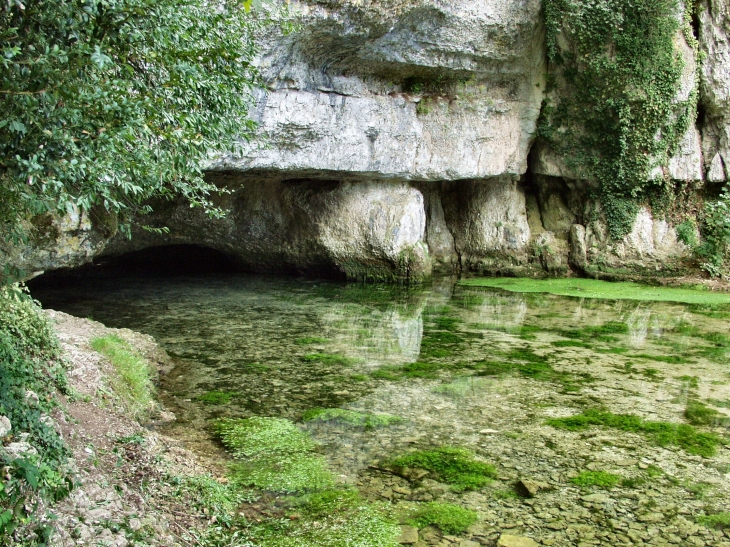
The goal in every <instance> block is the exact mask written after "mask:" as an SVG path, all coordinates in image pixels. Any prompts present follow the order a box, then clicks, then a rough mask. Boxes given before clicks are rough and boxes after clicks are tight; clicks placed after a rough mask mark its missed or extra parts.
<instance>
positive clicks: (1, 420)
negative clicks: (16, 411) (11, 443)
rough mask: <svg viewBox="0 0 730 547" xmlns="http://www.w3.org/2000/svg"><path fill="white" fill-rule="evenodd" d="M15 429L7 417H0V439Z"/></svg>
mask: <svg viewBox="0 0 730 547" xmlns="http://www.w3.org/2000/svg"><path fill="white" fill-rule="evenodd" d="M12 429H13V426H12V424H11V423H10V420H9V419H8V417H7V416H0V437H4V436H5V435H7V434H8V433H10V431H11V430H12Z"/></svg>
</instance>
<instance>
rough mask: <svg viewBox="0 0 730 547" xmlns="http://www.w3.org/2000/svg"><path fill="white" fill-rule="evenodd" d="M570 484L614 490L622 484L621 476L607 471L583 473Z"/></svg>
mask: <svg viewBox="0 0 730 547" xmlns="http://www.w3.org/2000/svg"><path fill="white" fill-rule="evenodd" d="M570 482H572V483H573V484H577V485H578V486H582V487H584V488H587V487H590V486H598V487H599V488H613V487H614V486H616V485H617V484H618V483H619V482H621V476H620V475H616V474H614V473H607V472H606V471H583V472H582V473H581V474H579V475H578V476H577V477H573V478H572V479H570Z"/></svg>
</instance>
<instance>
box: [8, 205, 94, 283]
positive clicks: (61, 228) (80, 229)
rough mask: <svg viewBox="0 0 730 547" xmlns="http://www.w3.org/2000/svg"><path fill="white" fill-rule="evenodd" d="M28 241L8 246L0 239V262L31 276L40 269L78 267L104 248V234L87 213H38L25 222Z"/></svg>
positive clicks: (39, 272) (25, 275)
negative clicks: (21, 244)
mask: <svg viewBox="0 0 730 547" xmlns="http://www.w3.org/2000/svg"><path fill="white" fill-rule="evenodd" d="M26 228H27V231H28V235H29V239H30V244H29V245H24V246H11V245H9V244H8V243H7V242H6V241H3V239H2V238H0V265H4V264H9V265H12V266H13V267H15V268H18V269H20V270H21V271H22V272H24V276H23V277H24V278H26V279H27V278H30V277H34V276H36V275H38V274H41V273H43V271H44V270H53V269H56V268H61V267H73V266H79V265H81V264H84V263H86V262H88V261H90V260H91V259H92V258H93V257H94V256H96V255H97V254H99V253H100V252H101V251H102V250H103V249H104V244H105V243H106V241H105V237H104V234H103V233H101V232H100V231H99V230H98V229H95V227H94V226H93V224H92V222H91V220H90V217H89V215H88V214H85V213H81V212H79V211H73V212H71V213H69V214H67V215H66V216H63V217H58V216H55V215H50V214H46V215H41V216H38V217H35V218H34V219H32V220H31V221H29V222H27V223H26Z"/></svg>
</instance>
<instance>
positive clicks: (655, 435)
mask: <svg viewBox="0 0 730 547" xmlns="http://www.w3.org/2000/svg"><path fill="white" fill-rule="evenodd" d="M546 423H547V424H548V425H550V426H553V427H555V428H558V429H566V430H568V431H580V430H583V429H587V428H589V427H592V426H601V427H610V428H613V429H619V430H621V431H627V432H631V433H641V434H644V435H645V436H646V437H647V438H648V439H649V440H650V441H652V442H653V443H654V444H656V445H657V446H678V447H680V448H682V449H684V450H685V451H687V452H688V453H690V454H695V455H698V456H703V457H705V458H709V457H711V456H713V455H714V454H715V452H716V451H717V447H718V446H719V445H721V444H723V442H724V440H723V439H722V437H720V436H718V435H715V434H714V433H705V432H701V431H698V430H697V429H695V428H694V427H692V426H691V425H687V424H674V423H669V422H652V421H645V420H643V419H642V418H640V417H639V416H635V415H633V414H613V413H611V412H606V411H603V410H599V409H588V410H586V411H584V412H582V413H580V414H576V415H575V416H570V417H568V418H552V419H550V420H547V422H546Z"/></svg>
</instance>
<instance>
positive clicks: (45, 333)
mask: <svg viewBox="0 0 730 547" xmlns="http://www.w3.org/2000/svg"><path fill="white" fill-rule="evenodd" d="M66 388H67V384H66V376H65V370H64V368H63V366H62V365H61V364H60V349H59V345H58V341H57V339H56V338H55V336H54V335H53V332H52V329H51V325H50V324H49V322H48V320H47V319H46V317H45V316H44V315H43V312H42V311H41V309H40V306H39V305H38V303H37V302H35V301H33V300H32V299H31V298H30V297H29V296H28V295H27V294H26V293H25V291H24V289H22V288H21V287H19V286H17V285H14V286H6V287H1V288H0V416H5V417H7V418H8V419H9V420H10V423H11V426H12V429H11V431H10V434H9V435H8V436H7V437H6V438H5V439H0V443H3V441H5V442H8V441H13V442H17V441H21V440H23V439H25V442H27V443H28V444H29V446H30V450H28V451H26V452H25V455H23V456H20V457H18V458H14V457H12V456H11V455H10V453H8V452H6V451H5V450H3V449H2V448H0V465H1V466H3V468H4V471H3V482H2V483H0V545H9V544H13V534H14V533H15V534H28V533H31V534H37V536H38V537H37V539H36V540H35V541H36V542H38V543H41V544H43V543H46V542H47V540H48V537H49V534H50V532H51V529H50V528H49V527H48V525H47V524H45V523H43V522H42V520H41V519H40V517H41V516H42V508H43V507H44V506H47V505H49V504H52V503H53V502H55V501H57V500H59V499H62V498H63V497H65V496H66V495H67V494H68V492H69V491H70V490H71V489H72V487H73V483H72V481H71V478H70V473H68V472H67V471H66V466H65V464H66V461H67V457H68V452H67V448H66V446H65V444H64V442H63V440H62V439H61V437H60V436H59V434H58V432H57V431H56V430H55V428H54V427H53V422H52V420H50V417H49V413H50V412H51V411H52V410H53V409H54V408H55V398H54V393H55V392H56V390H61V391H65V390H66ZM25 436H27V438H25Z"/></svg>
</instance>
